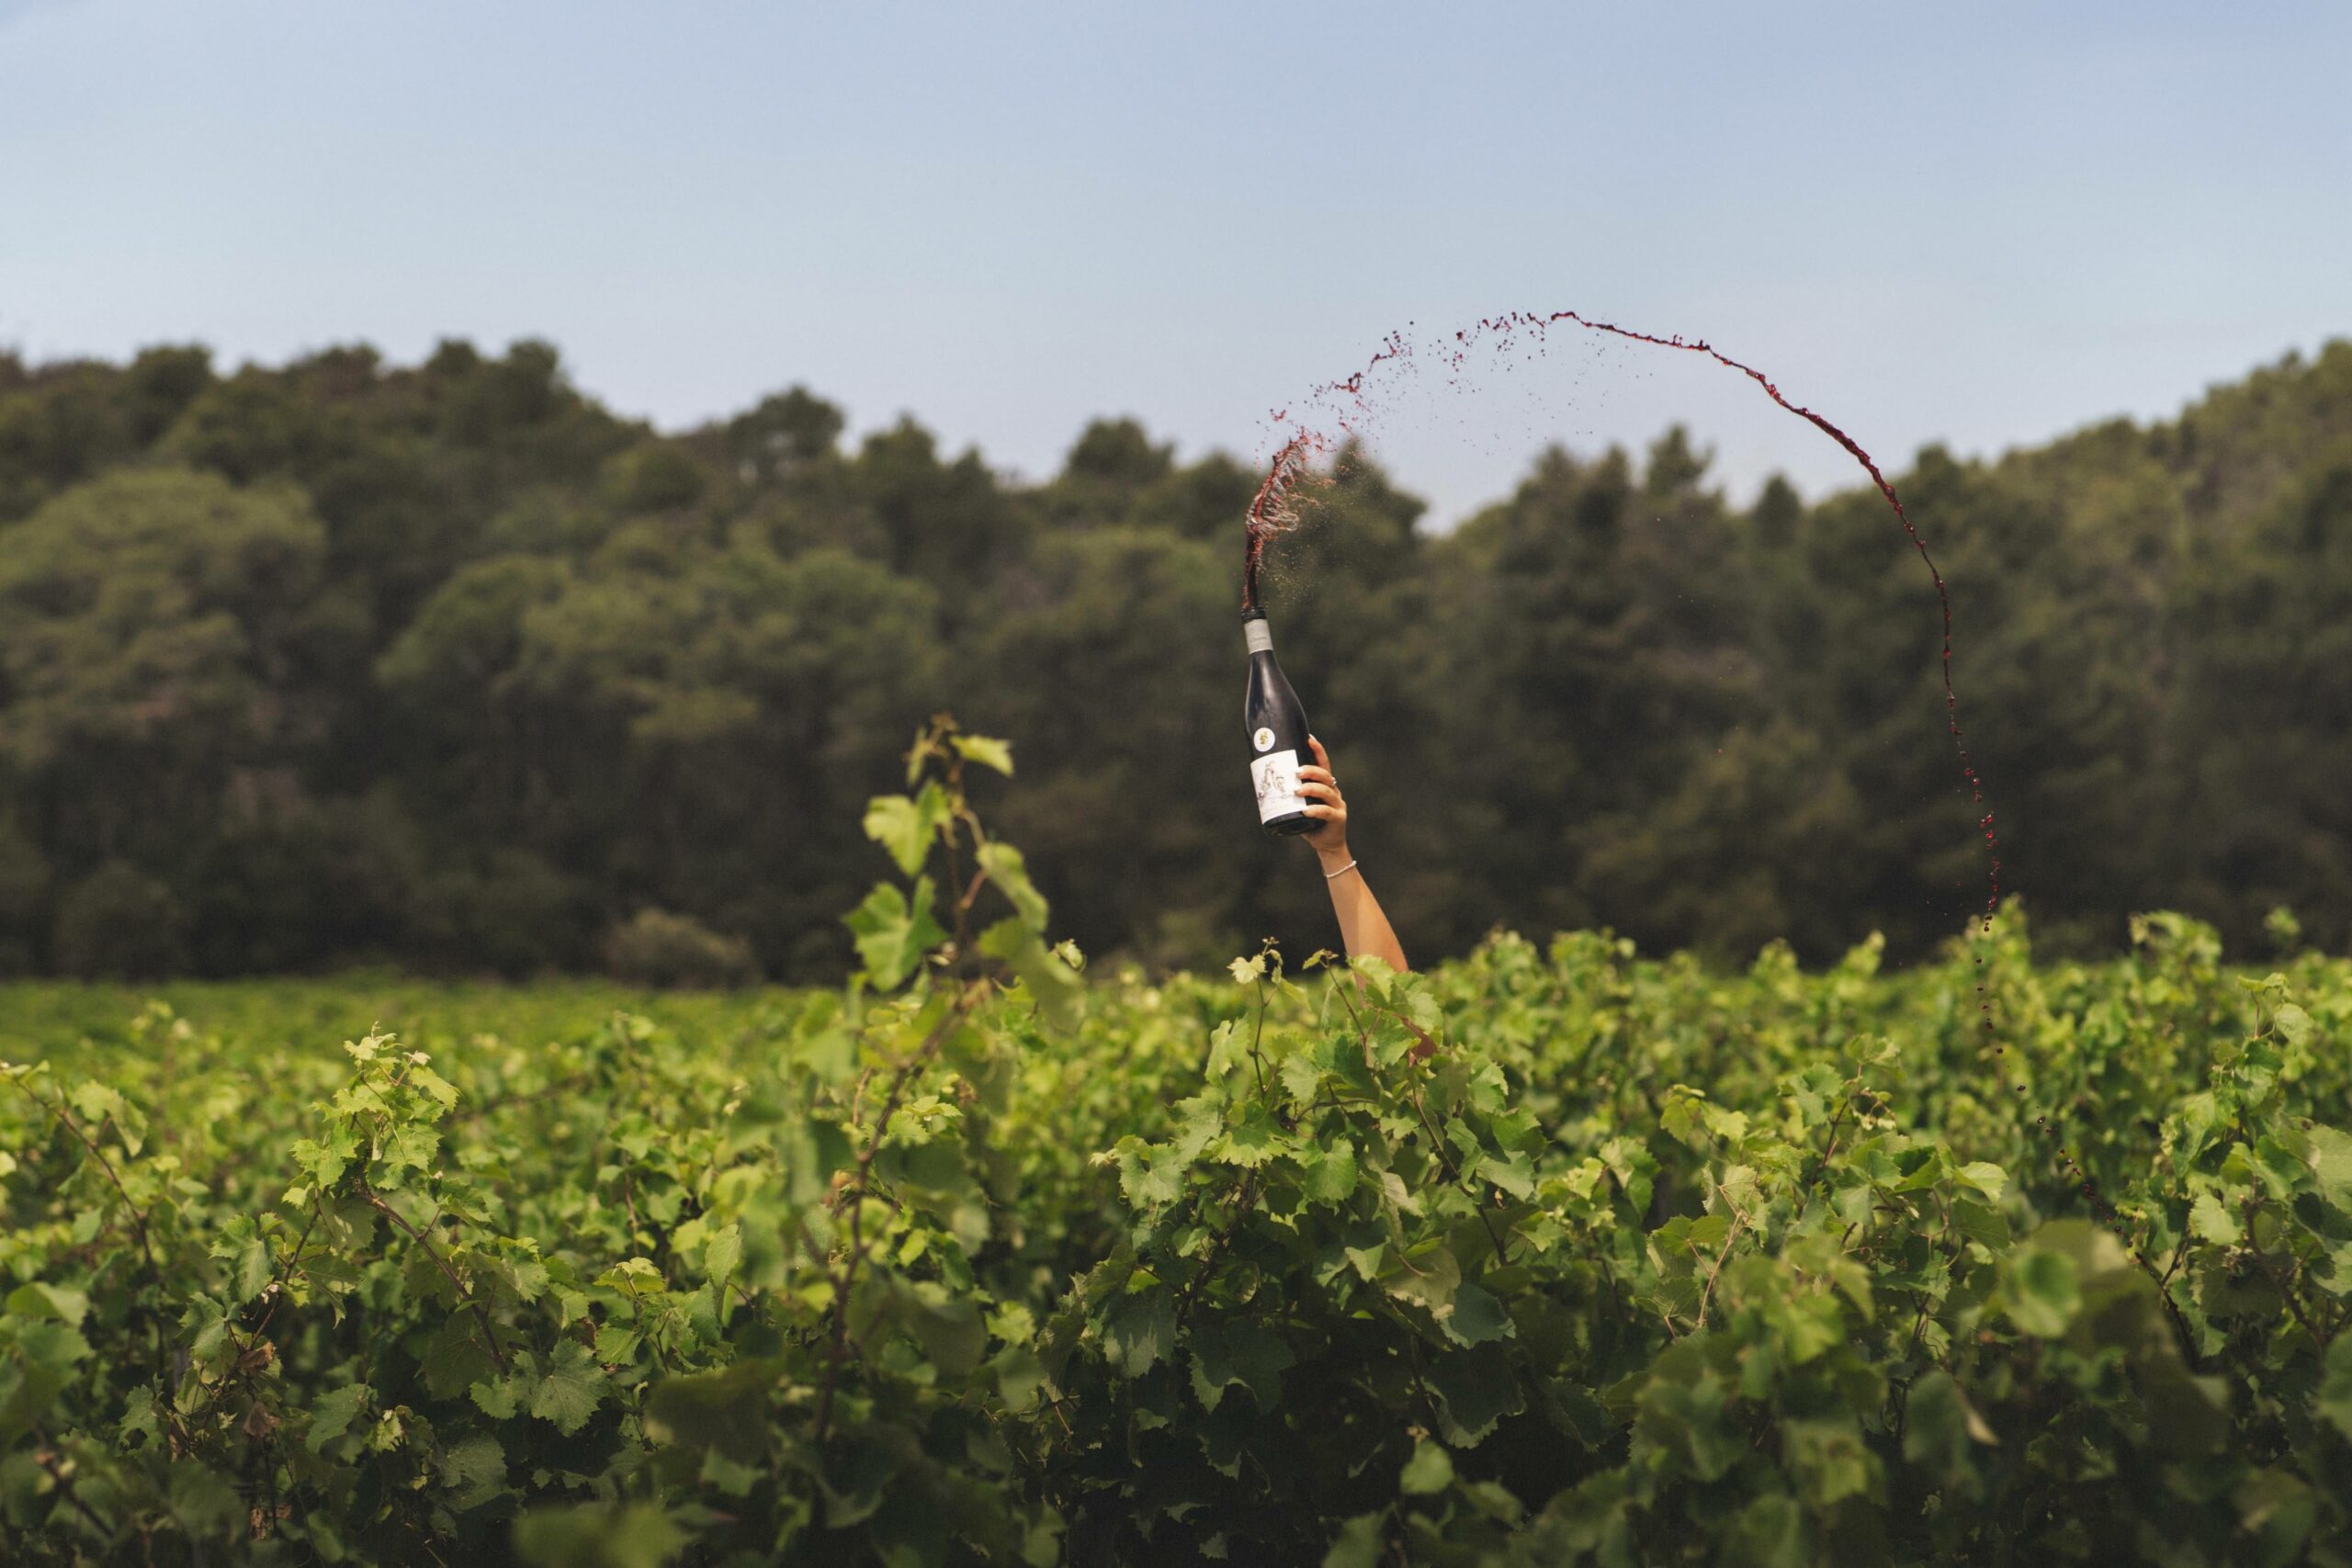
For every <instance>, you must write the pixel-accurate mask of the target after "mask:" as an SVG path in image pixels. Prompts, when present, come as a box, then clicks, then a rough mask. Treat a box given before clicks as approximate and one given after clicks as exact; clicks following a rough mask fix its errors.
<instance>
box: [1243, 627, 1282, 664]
mask: <svg viewBox="0 0 2352 1568" xmlns="http://www.w3.org/2000/svg"><path fill="white" fill-rule="evenodd" d="M1241 637H1242V640H1243V641H1244V642H1246V643H1248V644H1249V646H1250V655H1251V656H1252V657H1253V658H1254V657H1255V656H1257V655H1258V654H1261V653H1272V652H1273V651H1274V634H1273V633H1272V632H1271V631H1268V630H1267V629H1266V623H1265V622H1264V621H1263V620H1262V619H1260V620H1249V621H1244V622H1242V623H1241Z"/></svg>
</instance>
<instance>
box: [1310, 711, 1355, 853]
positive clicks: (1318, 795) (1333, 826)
mask: <svg viewBox="0 0 2352 1568" xmlns="http://www.w3.org/2000/svg"><path fill="white" fill-rule="evenodd" d="M1306 744H1307V745H1308V746H1309V747H1310V748H1312V749H1313V750H1314V752H1315V761H1313V762H1311V763H1309V764H1307V765H1306V766H1305V767H1303V768H1301V769H1299V770H1298V793H1299V794H1300V795H1302V796H1303V797H1305V799H1306V807H1304V809H1305V810H1306V814H1307V815H1308V816H1309V817H1313V818H1319V819H1320V821H1321V826H1319V827H1316V828H1310V829H1307V830H1306V832H1305V833H1302V834H1300V835H1299V836H1300V837H1301V838H1303V839H1305V840H1306V841H1307V842H1308V843H1309V844H1311V845H1313V846H1314V847H1315V852H1316V853H1317V855H1320V856H1321V857H1322V858H1323V860H1324V862H1325V863H1327V864H1329V863H1333V862H1338V863H1346V861H1347V859H1348V802H1347V797H1346V796H1345V795H1341V794H1340V781H1339V780H1338V779H1336V778H1333V777H1332V776H1331V756H1330V753H1329V752H1328V751H1326V750H1323V742H1321V741H1320V740H1317V739H1315V737H1313V736H1312V735H1310V736H1308V737H1307V738H1306Z"/></svg>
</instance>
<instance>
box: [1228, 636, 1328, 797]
mask: <svg viewBox="0 0 2352 1568" xmlns="http://www.w3.org/2000/svg"><path fill="white" fill-rule="evenodd" d="M1241 631H1242V637H1243V638H1244V640H1245V641H1247V642H1248V644H1249V646H1250V688H1249V693H1248V694H1247V695H1246V696H1245V697H1244V698H1243V701H1242V706H1241V721H1242V723H1243V724H1245V725H1247V726H1248V727H1249V731H1250V788H1251V789H1252V791H1254V792H1255V793H1256V795H1257V796H1258V821H1259V823H1260V824H1261V826H1263V827H1264V828H1265V829H1266V831H1267V832H1269V833H1279V834H1285V835H1287V834H1291V833H1304V832H1306V831H1308V830H1309V829H1313V828H1316V827H1317V826H1319V825H1320V823H1321V818H1315V817H1309V816H1308V815H1307V814H1306V798H1305V797H1304V796H1302V795H1300V794H1299V793H1298V770H1299V769H1300V768H1302V767H1304V766H1306V765H1307V764H1308V763H1310V762H1312V761H1315V753H1314V752H1312V751H1310V750H1307V746H1306V709H1305V708H1303V707H1301V706H1299V703H1298V694H1297V693H1296V692H1294V691H1292V690H1291V689H1290V682H1289V681H1288V680H1287V679H1286V678H1285V677H1284V676H1283V667H1282V666H1281V665H1279V664H1277V663H1275V662H1274V639H1273V636H1272V633H1271V632H1269V631H1268V630H1267V629H1266V612H1265V611H1263V610H1255V609H1252V610H1245V611H1243V612H1242V615H1241Z"/></svg>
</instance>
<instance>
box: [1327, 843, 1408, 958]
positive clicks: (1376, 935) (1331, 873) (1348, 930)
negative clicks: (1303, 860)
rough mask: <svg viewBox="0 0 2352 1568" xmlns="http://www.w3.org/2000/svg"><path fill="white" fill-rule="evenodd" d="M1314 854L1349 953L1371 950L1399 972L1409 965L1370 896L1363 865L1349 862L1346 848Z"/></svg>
mask: <svg viewBox="0 0 2352 1568" xmlns="http://www.w3.org/2000/svg"><path fill="white" fill-rule="evenodd" d="M1316 854H1317V859H1318V860H1320V861H1321V863H1322V869H1323V872H1324V877H1325V880H1324V886H1326V887H1328V888H1329V889H1330V891H1331V913H1333V914H1334V915H1336V916H1338V917H1339V919H1340V943H1341V945H1343V946H1345V947H1346V948H1347V950H1348V956H1349V957H1351V958H1360V957H1362V956H1363V955H1364V954H1365V953H1370V954H1372V955H1373V956H1374V957H1376V958H1380V959H1383V960H1385V962H1386V963H1387V964H1388V966H1389V967H1390V968H1391V969H1394V970H1396V971H1397V972H1398V973H1399V974H1402V973H1403V972H1404V971H1406V970H1407V969H1409V968H1411V967H1412V965H1411V964H1408V963H1406V962H1405V949H1404V946H1403V944H1402V943H1400V942H1397V933H1396V931H1394V930H1392V929H1391V928H1390V926H1389V924H1388V917H1387V915H1386V914H1385V913H1383V912H1382V910H1381V908H1380V900H1379V899H1377V898H1375V897H1373V896H1372V885H1371V884H1370V883H1368V882H1366V881H1365V880H1364V879H1363V867H1362V866H1359V865H1354V864H1351V862H1352V861H1353V860H1354V859H1355V857H1354V856H1353V855H1351V854H1350V853H1349V852H1347V850H1346V849H1345V848H1341V849H1340V850H1338V851H1336V852H1331V853H1328V854H1327V853H1325V852H1322V851H1321V850H1319V849H1318V850H1317V852H1316Z"/></svg>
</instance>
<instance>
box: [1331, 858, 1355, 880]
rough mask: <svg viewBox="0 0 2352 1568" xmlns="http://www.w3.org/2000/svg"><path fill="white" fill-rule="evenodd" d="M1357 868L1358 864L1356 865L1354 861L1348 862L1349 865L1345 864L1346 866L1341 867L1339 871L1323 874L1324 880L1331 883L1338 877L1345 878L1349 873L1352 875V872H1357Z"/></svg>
mask: <svg viewBox="0 0 2352 1568" xmlns="http://www.w3.org/2000/svg"><path fill="white" fill-rule="evenodd" d="M1355 868H1356V863H1355V862H1354V861H1352V860H1351V861H1350V862H1348V863H1347V864H1345V865H1343V866H1341V867H1340V869H1339V870H1337V871H1327V872H1325V873H1324V874H1323V880H1324V881H1326V882H1329V881H1330V880H1331V879H1332V878H1333V877H1337V876H1345V875H1347V874H1348V873H1350V872H1351V871H1353V870H1355Z"/></svg>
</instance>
